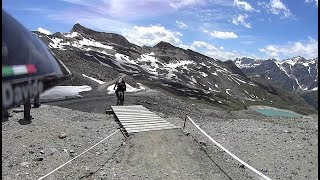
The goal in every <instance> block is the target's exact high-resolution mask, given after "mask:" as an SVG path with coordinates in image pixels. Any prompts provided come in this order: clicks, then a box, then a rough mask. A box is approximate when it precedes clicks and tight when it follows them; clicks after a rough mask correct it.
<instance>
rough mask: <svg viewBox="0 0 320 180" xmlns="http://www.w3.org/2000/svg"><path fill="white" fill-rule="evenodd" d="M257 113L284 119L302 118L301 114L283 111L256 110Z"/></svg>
mask: <svg viewBox="0 0 320 180" xmlns="http://www.w3.org/2000/svg"><path fill="white" fill-rule="evenodd" d="M255 111H257V112H259V113H261V114H264V115H266V116H282V117H302V115H301V114H298V113H294V112H288V111H285V110H281V109H256V110H255Z"/></svg>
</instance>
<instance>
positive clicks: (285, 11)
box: [2, 0, 318, 60]
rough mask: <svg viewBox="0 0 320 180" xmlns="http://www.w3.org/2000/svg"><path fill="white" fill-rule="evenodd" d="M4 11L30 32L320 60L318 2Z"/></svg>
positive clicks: (225, 54) (37, 6) (145, 2)
mask: <svg viewBox="0 0 320 180" xmlns="http://www.w3.org/2000/svg"><path fill="white" fill-rule="evenodd" d="M2 7H3V9H4V10H6V11H7V12H8V13H9V14H11V15H12V16H13V17H15V18H16V19H17V20H18V21H20V22H21V23H22V24H23V25H25V26H26V27H27V28H28V29H30V30H37V29H38V28H39V27H41V28H44V29H46V30H49V31H50V32H52V33H54V32H69V31H70V30H71V28H72V26H73V25H74V24H75V23H80V24H81V25H83V26H85V27H88V28H91V29H93V30H97V31H104V32H114V33H119V34H122V35H124V36H125V37H126V38H127V39H128V40H129V41H130V42H132V43H134V44H137V45H148V46H153V45H155V44H157V43H158V42H160V41H167V42H170V43H171V44H173V45H175V46H179V47H182V48H189V49H193V50H195V51H198V52H201V53H203V54H206V55H208V56H211V57H213V58H218V59H221V60H227V59H232V60H233V59H234V58H236V57H252V58H260V59H268V58H276V59H280V60H282V59H286V58H291V57H294V56H303V57H306V58H307V59H310V58H315V57H318V0H294V1H293V0H243V1H242V0H141V1H140V0H51V1H43V0H28V1H21V0H4V1H2Z"/></svg>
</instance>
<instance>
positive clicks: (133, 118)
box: [111, 105, 178, 134]
mask: <svg viewBox="0 0 320 180" xmlns="http://www.w3.org/2000/svg"><path fill="white" fill-rule="evenodd" d="M111 108H112V110H113V112H114V114H115V115H116V117H117V118H118V120H119V122H120V124H121V126H123V128H124V129H125V130H126V131H127V133H128V134H130V133H136V132H142V131H152V130H163V129H172V128H178V127H176V126H174V125H173V124H171V123H169V122H167V121H166V120H165V119H163V118H161V117H159V116H157V115H156V114H154V113H153V112H151V111H150V110H148V109H147V108H145V107H143V106H142V105H133V106H111Z"/></svg>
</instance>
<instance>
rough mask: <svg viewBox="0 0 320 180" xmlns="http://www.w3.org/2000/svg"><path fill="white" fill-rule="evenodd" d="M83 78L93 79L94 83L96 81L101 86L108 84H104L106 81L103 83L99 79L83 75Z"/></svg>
mask: <svg viewBox="0 0 320 180" xmlns="http://www.w3.org/2000/svg"><path fill="white" fill-rule="evenodd" d="M82 76H83V77H86V78H89V79H91V80H93V81H95V82H97V83H99V84H104V83H106V82H104V81H101V80H99V79H95V78H93V77H90V76H87V75H85V74H82Z"/></svg>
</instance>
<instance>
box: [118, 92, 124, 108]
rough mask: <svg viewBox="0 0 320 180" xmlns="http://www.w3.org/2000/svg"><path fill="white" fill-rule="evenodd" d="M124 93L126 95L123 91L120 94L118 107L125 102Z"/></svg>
mask: <svg viewBox="0 0 320 180" xmlns="http://www.w3.org/2000/svg"><path fill="white" fill-rule="evenodd" d="M123 93H124V92H123V91H119V92H118V98H117V105H120V106H122V105H123V101H124V94H123Z"/></svg>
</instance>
